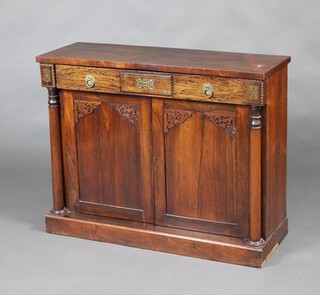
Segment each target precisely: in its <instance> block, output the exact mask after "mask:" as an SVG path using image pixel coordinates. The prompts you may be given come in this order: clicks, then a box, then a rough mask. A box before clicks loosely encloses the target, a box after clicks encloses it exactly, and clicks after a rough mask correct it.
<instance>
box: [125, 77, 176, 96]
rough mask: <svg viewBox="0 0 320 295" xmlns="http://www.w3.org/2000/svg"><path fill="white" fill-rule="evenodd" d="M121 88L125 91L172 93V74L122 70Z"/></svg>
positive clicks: (169, 94) (167, 94)
mask: <svg viewBox="0 0 320 295" xmlns="http://www.w3.org/2000/svg"><path fill="white" fill-rule="evenodd" d="M120 90H121V92H125V93H137V94H150V95H157V96H171V95H172V75H170V74H162V73H147V72H136V71H132V72H130V71H121V72H120Z"/></svg>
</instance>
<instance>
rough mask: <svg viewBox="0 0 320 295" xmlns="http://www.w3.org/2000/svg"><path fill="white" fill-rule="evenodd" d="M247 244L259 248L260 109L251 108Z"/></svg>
mask: <svg viewBox="0 0 320 295" xmlns="http://www.w3.org/2000/svg"><path fill="white" fill-rule="evenodd" d="M249 169H250V186H249V191H250V194H249V204H250V205H249V208H250V209H249V211H250V214H249V216H250V218H249V241H248V242H249V243H250V244H251V245H254V246H261V245H263V244H264V240H263V239H262V237H261V201H262V200H261V107H260V106H251V115H250V168H249Z"/></svg>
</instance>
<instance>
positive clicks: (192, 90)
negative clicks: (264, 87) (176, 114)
mask: <svg viewBox="0 0 320 295" xmlns="http://www.w3.org/2000/svg"><path fill="white" fill-rule="evenodd" d="M173 79H174V97H175V98H177V99H182V100H185V99H188V100H198V101H204V102H220V103H231V104H263V100H262V97H261V81H253V80H245V79H230V78H228V79H226V78H218V77H212V76H211V77H210V76H198V75H178V74H176V75H174V76H173ZM205 84H211V85H212V86H213V96H212V97H210V98H207V97H206V96H205V95H204V91H203V88H204V85H205ZM250 86H256V87H257V90H256V91H257V93H258V95H257V96H254V95H252V94H251V93H250Z"/></svg>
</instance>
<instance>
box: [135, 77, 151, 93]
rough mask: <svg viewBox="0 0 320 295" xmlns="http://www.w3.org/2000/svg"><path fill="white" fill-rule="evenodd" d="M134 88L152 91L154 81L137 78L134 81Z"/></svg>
mask: <svg viewBox="0 0 320 295" xmlns="http://www.w3.org/2000/svg"><path fill="white" fill-rule="evenodd" d="M136 87H137V88H139V89H146V90H154V80H153V79H145V78H137V79H136Z"/></svg>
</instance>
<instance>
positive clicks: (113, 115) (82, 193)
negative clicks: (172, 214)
mask: <svg viewBox="0 0 320 295" xmlns="http://www.w3.org/2000/svg"><path fill="white" fill-rule="evenodd" d="M60 99H61V123H62V140H63V146H64V147H65V148H64V150H63V158H64V166H65V167H64V171H65V175H64V177H65V190H66V192H65V194H66V202H67V207H68V208H69V209H70V210H72V211H76V212H81V213H87V214H94V215H99V216H107V217H116V218H123V219H128V220H135V221H143V222H151V223H152V222H153V221H154V205H153V199H152V183H151V104H150V99H149V98H144V97H133V96H130V97H128V96H123V95H109V94H97V93H96V94H95V93H88V92H76V91H61V92H60Z"/></svg>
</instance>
